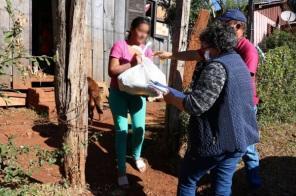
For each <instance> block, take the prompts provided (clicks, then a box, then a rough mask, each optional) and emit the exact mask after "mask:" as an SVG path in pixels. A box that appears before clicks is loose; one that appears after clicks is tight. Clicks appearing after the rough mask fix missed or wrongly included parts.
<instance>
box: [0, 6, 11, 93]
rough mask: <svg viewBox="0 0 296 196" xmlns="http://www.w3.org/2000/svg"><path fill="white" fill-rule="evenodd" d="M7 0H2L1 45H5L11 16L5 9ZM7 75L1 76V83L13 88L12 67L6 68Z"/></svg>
mask: <svg viewBox="0 0 296 196" xmlns="http://www.w3.org/2000/svg"><path fill="white" fill-rule="evenodd" d="M5 5H6V3H5V0H0V47H1V48H2V47H3V44H4V43H3V33H2V32H4V31H7V30H8V29H9V25H10V22H9V16H8V14H7V12H6V10H5ZM4 73H5V75H2V76H0V84H2V85H5V86H6V87H7V88H11V82H12V67H7V68H5V69H4Z"/></svg>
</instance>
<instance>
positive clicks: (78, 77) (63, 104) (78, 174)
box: [55, 0, 88, 188]
mask: <svg viewBox="0 0 296 196" xmlns="http://www.w3.org/2000/svg"><path fill="white" fill-rule="evenodd" d="M56 3H57V24H58V28H57V37H56V40H55V41H56V47H57V64H56V70H55V71H56V72H55V85H56V86H55V99H56V106H57V113H58V117H59V126H60V128H61V130H62V131H64V149H66V153H65V157H64V169H65V176H66V179H67V180H68V181H69V182H70V184H71V185H72V186H74V187H78V188H79V187H84V186H85V160H86V156H87V143H88V133H87V131H88V117H87V80H86V69H85V64H84V39H85V29H86V28H85V9H86V1H80V0H57V1H56Z"/></svg>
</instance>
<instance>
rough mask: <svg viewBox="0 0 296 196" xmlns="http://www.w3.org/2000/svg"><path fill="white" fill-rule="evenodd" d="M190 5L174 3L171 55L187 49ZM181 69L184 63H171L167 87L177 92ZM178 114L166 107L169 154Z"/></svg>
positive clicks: (182, 1) (184, 1) (183, 1)
mask: <svg viewBox="0 0 296 196" xmlns="http://www.w3.org/2000/svg"><path fill="white" fill-rule="evenodd" d="M190 5H191V0H177V1H176V16H177V17H176V18H175V21H174V26H173V27H172V28H173V29H172V30H173V35H172V44H173V46H172V50H173V53H176V52H178V51H183V50H186V48H187V33H188V26H189V15H190ZM183 68H184V62H182V61H176V60H172V61H171V66H170V75H169V85H170V86H171V87H173V88H175V89H178V90H182V76H183ZM179 113H180V111H179V110H178V109H177V108H176V107H174V106H170V105H168V106H167V108H166V119H165V120H166V131H165V135H164V139H165V140H169V141H171V143H170V144H168V145H169V146H168V150H170V152H172V151H173V152H176V151H177V148H178V146H176V143H178V142H177V141H176V140H178V138H173V139H172V137H174V136H173V135H174V133H176V132H177V131H178V130H177V129H178V127H179ZM170 137H171V138H170ZM169 138H170V139H169ZM170 152H168V153H170Z"/></svg>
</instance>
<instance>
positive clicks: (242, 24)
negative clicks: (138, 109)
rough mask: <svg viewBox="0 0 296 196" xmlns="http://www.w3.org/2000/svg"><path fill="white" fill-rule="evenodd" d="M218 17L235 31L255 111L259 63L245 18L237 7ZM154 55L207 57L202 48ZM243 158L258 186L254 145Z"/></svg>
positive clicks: (188, 58) (185, 58)
mask: <svg viewBox="0 0 296 196" xmlns="http://www.w3.org/2000/svg"><path fill="white" fill-rule="evenodd" d="M218 19H219V20H220V21H224V22H226V23H227V24H228V25H230V26H232V27H233V28H234V30H235V32H236V36H237V46H236V48H235V50H236V52H237V53H238V54H240V55H241V57H242V59H243V60H244V61H245V63H246V65H247V67H248V70H249V72H250V74H251V76H252V79H253V80H252V86H253V95H254V97H253V101H254V110H255V112H257V104H258V103H259V98H258V97H257V93H256V83H255V76H256V71H257V67H258V63H259V55H258V52H257V49H256V48H255V46H254V45H253V44H252V43H251V42H250V41H249V40H248V39H247V38H245V37H244V34H245V29H246V22H247V19H246V17H245V15H244V14H243V13H242V12H241V11H240V10H238V9H230V10H228V11H227V12H226V13H224V14H223V15H222V16H221V17H219V18H218ZM154 56H159V57H160V58H162V59H168V58H170V59H176V60H182V61H194V60H197V61H201V60H204V59H207V57H206V55H205V54H204V51H202V50H188V51H183V52H177V53H175V54H172V53H170V52H162V51H160V52H156V53H154ZM243 160H244V163H245V165H246V171H247V178H248V181H249V184H250V186H251V187H252V188H259V187H260V186H261V183H262V182H261V178H260V176H259V155H258V152H257V150H256V147H255V145H251V146H249V147H248V149H247V152H246V154H245V155H244V156H243Z"/></svg>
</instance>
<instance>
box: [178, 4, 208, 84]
mask: <svg viewBox="0 0 296 196" xmlns="http://www.w3.org/2000/svg"><path fill="white" fill-rule="evenodd" d="M209 19H210V12H209V11H208V10H205V9H202V10H200V12H199V14H198V17H197V18H196V21H195V24H194V27H193V30H192V32H191V35H190V40H189V43H188V48H187V49H188V50H197V49H199V48H200V47H201V44H200V40H199V35H200V34H201V32H202V31H203V30H204V29H205V28H206V27H207V25H208V22H209ZM196 63H197V61H187V62H185V67H184V76H183V88H184V89H185V88H187V87H188V86H189V84H190V82H191V80H192V75H193V72H194V70H195V65H196Z"/></svg>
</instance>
